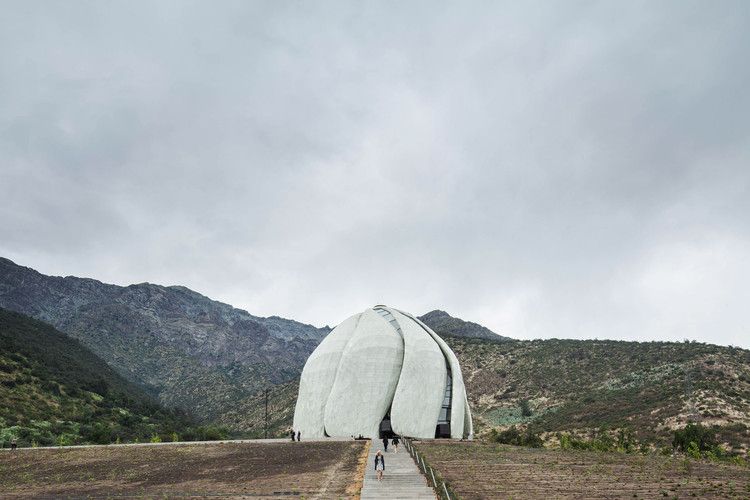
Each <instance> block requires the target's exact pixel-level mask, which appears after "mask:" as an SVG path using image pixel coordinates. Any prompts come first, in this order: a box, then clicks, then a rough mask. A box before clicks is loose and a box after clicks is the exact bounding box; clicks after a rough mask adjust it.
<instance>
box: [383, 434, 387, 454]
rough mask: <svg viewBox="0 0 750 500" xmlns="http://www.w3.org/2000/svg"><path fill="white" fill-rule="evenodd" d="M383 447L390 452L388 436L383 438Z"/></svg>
mask: <svg viewBox="0 0 750 500" xmlns="http://www.w3.org/2000/svg"><path fill="white" fill-rule="evenodd" d="M383 449H384V450H385V451H386V453H388V438H387V437H384V438H383Z"/></svg>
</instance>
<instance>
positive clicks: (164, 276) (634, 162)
mask: <svg viewBox="0 0 750 500" xmlns="http://www.w3.org/2000/svg"><path fill="white" fill-rule="evenodd" d="M0 5H1V6H2V15H0V255H3V256H5V257H8V258H10V259H12V260H14V261H15V262H17V263H19V264H22V265H26V266H30V267H33V268H35V269H37V270H39V271H41V272H43V273H46V274H55V275H76V276H87V277H94V278H97V279H100V280H102V281H105V282H113V283H118V284H130V283H138V282H144V281H148V282H152V283H160V284H165V285H170V284H181V285H185V286H188V287H190V288H192V289H194V290H196V291H199V292H201V293H203V294H205V295H208V296H209V297H211V298H214V299H218V300H221V301H224V302H228V303H230V304H232V305H234V306H236V307H240V308H243V309H247V310H248V311H249V312H251V313H253V314H256V315H261V316H268V315H280V316H284V317H290V318H294V319H297V320H300V321H304V322H308V323H313V324H316V325H324V324H329V325H335V324H337V323H339V322H340V321H342V320H343V319H344V318H346V317H347V316H349V315H351V314H353V313H355V312H359V311H361V310H363V309H364V308H366V307H369V306H372V305H374V304H379V303H384V304H389V305H392V306H394V307H398V308H401V309H404V310H407V311H410V312H413V313H416V314H422V313H424V312H427V311H429V310H431V309H435V308H440V309H444V310H447V311H448V312H450V313H451V314H453V315H456V316H459V317H462V318H464V319H467V320H472V321H476V322H479V323H482V324H484V325H486V326H488V327H490V328H492V329H493V330H495V331H496V332H498V333H502V334H504V335H509V336H512V337H516V338H523V339H527V338H540V337H542V338H544V337H558V338H562V337H571V338H595V337H596V338H600V339H601V338H614V339H628V340H683V339H685V338H688V339H696V340H700V341H707V342H713V343H719V344H734V345H742V346H745V347H750V97H749V95H750V64H749V63H748V61H749V60H750V59H749V58H750V29H748V26H750V2H748V1H745V0H740V1H736V2H730V1H708V0H706V1H702V2H690V1H684V0H680V1H673V2H670V1H659V2H654V1H645V2H636V1H630V0H628V1H625V0H623V1H620V2H574V1H566V2H552V1H544V2H530V1H516V2H512V3H504V2H498V1H490V2H451V3H443V2H435V1H432V0H430V1H426V2H403V1H399V2H392V3H389V2H371V3H369V2H368V3H358V2H332V1H326V2H278V1H272V2H268V3H262V2H246V1H240V2H228V1H221V2H213V1H211V2H209V1H205V2H186V1H180V2H174V3H172V2H164V1H162V2H150V1H149V2H142V3H141V2H134V1H132V0H128V1H125V2H120V3H116V2H111V1H107V2H100V1H92V2H55V1H47V2H33V1H32V2H30V1H25V0H24V1H18V2H8V1H2V2H1V3H0Z"/></svg>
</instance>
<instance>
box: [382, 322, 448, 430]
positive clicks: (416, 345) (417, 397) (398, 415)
mask: <svg viewBox="0 0 750 500" xmlns="http://www.w3.org/2000/svg"><path fill="white" fill-rule="evenodd" d="M393 315H394V317H395V318H396V321H398V322H399V324H400V325H401V330H402V331H403V332H404V362H403V364H402V366H401V375H400V377H399V381H398V385H397V386H396V393H395V394H394V396H393V406H392V408H391V427H392V428H393V432H395V433H396V434H399V435H401V436H419V437H433V436H434V435H435V424H436V423H437V421H438V416H439V414H440V405H441V404H442V402H443V394H444V392H445V380H446V377H447V374H448V371H447V370H446V368H445V357H444V356H443V353H442V351H441V350H440V347H438V345H437V343H435V341H434V340H432V338H430V336H429V335H426V332H425V331H424V330H423V329H422V328H421V327H420V326H419V325H418V324H417V323H415V322H414V321H412V320H411V319H410V318H408V317H406V316H404V315H403V314H402V313H400V312H398V311H394V312H393Z"/></svg>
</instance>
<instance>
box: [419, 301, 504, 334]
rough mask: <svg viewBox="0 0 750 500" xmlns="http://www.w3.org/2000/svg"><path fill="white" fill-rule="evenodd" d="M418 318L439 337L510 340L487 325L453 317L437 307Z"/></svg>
mask: <svg viewBox="0 0 750 500" xmlns="http://www.w3.org/2000/svg"><path fill="white" fill-rule="evenodd" d="M419 319H420V320H421V321H422V322H423V323H424V324H426V325H427V326H429V327H430V328H432V329H433V330H434V331H435V333H437V334H438V335H440V336H441V337H446V336H450V337H474V338H479V339H486V340H497V341H500V340H510V338H509V337H503V336H502V335H498V334H497V333H495V332H493V331H492V330H490V329H489V328H487V327H484V326H482V325H479V324H477V323H472V322H471V321H464V320H462V319H459V318H454V317H453V316H451V315H450V314H448V313H447V312H445V311H441V310H439V309H435V310H434V311H430V312H428V313H427V314H425V315H424V316H420V317H419Z"/></svg>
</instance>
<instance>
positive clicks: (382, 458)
mask: <svg viewBox="0 0 750 500" xmlns="http://www.w3.org/2000/svg"><path fill="white" fill-rule="evenodd" d="M378 460H380V463H381V464H383V470H385V457H384V456H383V455H375V470H378Z"/></svg>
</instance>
